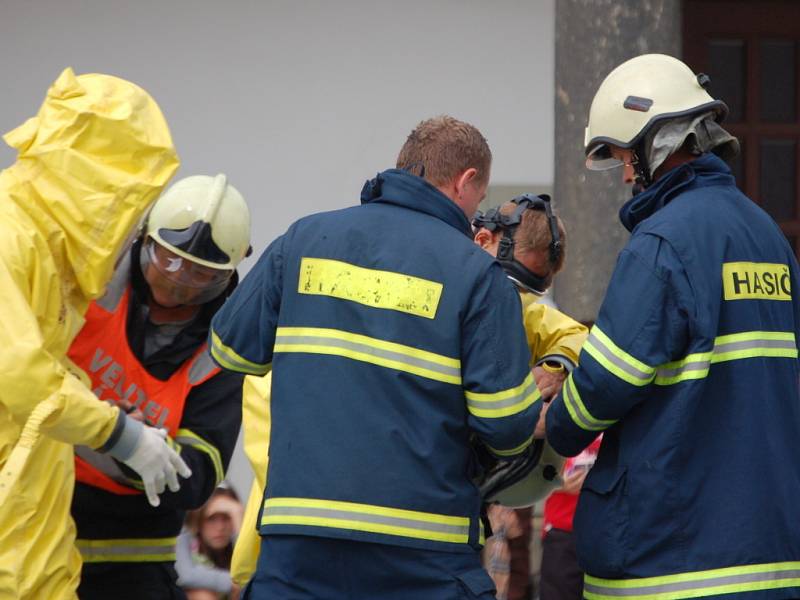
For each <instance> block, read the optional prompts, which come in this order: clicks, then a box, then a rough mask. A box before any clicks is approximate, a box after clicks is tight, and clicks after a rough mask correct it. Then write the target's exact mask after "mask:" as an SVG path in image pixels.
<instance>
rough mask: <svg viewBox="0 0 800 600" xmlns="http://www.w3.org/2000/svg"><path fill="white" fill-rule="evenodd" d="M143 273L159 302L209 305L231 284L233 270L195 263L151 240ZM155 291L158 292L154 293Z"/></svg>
mask: <svg viewBox="0 0 800 600" xmlns="http://www.w3.org/2000/svg"><path fill="white" fill-rule="evenodd" d="M140 260H141V265H142V272H143V273H144V276H145V279H146V280H147V283H148V285H149V286H150V287H151V292H153V295H154V296H155V297H156V298H157V301H158V302H159V303H160V304H164V303H163V302H160V301H159V300H158V298H169V299H170V301H171V302H170V304H173V305H180V304H205V303H206V302H208V301H210V300H213V299H214V298H216V297H217V296H219V295H220V294H221V293H222V292H224V291H225V289H226V288H227V287H228V284H229V283H230V280H231V276H232V275H233V270H232V269H214V268H211V267H207V266H205V265H200V264H198V263H195V262H192V261H191V260H188V259H186V258H184V257H182V256H178V255H177V254H175V253H174V252H172V251H170V250H169V249H167V248H165V247H164V246H162V245H160V244H158V243H156V242H155V241H154V240H153V239H152V238H148V239H147V240H146V241H145V243H144V245H143V246H142V253H141V259H140ZM153 288H155V289H153Z"/></svg>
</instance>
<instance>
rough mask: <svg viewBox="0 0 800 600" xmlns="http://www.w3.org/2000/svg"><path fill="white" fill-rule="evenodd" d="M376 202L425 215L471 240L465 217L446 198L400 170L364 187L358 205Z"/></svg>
mask: <svg viewBox="0 0 800 600" xmlns="http://www.w3.org/2000/svg"><path fill="white" fill-rule="evenodd" d="M372 202H379V203H385V204H393V205H395V206H402V207H403V208H408V209H410V210H414V211H417V212H421V213H425V214H428V215H431V216H432V217H436V218H437V219H439V220H441V221H444V222H445V223H447V224H448V225H450V226H451V227H455V228H456V229H458V230H459V231H460V232H462V233H463V234H464V235H466V236H468V237H469V238H470V239H471V238H472V227H470V224H469V221H468V220H467V216H466V215H465V214H464V211H462V210H461V209H460V208H459V207H458V206H457V205H456V204H455V202H453V201H452V200H450V198H448V197H447V196H445V195H444V194H443V193H442V192H440V191H439V190H438V189H436V188H435V187H434V186H433V185H431V184H430V183H428V182H427V181H425V180H424V179H423V178H422V177H417V176H416V175H412V174H411V173H409V172H408V171H403V170H400V169H387V170H386V171H383V172H382V173H378V174H377V175H376V176H375V178H374V179H370V180H369V181H367V182H366V183H365V184H364V187H363V189H362V190H361V204H369V203H372Z"/></svg>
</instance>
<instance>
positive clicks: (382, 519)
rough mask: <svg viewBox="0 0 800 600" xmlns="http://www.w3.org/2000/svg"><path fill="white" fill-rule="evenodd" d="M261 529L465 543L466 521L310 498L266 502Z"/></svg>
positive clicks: (444, 516)
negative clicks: (335, 531) (283, 527)
mask: <svg viewBox="0 0 800 600" xmlns="http://www.w3.org/2000/svg"><path fill="white" fill-rule="evenodd" d="M261 524H262V525H266V526H268V525H305V526H315V527H331V528H336V529H351V530H356V531H367V532H371V533H382V534H387V535H396V536H402V537H410V538H417V539H428V540H434V541H442V542H453V543H467V542H468V541H469V529H470V519H469V518H468V517H452V516H447V515H437V514H433V513H423V512H419V511H412V510H405V509H398V508H390V507H386V506H375V505H370V504H360V503H355V502H342V501H334V500H317V499H310V498H269V499H267V500H266V501H265V502H264V508H263V515H262V519H261Z"/></svg>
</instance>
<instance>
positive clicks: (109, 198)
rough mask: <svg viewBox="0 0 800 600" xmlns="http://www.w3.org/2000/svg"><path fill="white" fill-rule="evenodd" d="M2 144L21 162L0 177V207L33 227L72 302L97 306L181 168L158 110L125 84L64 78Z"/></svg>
mask: <svg viewBox="0 0 800 600" xmlns="http://www.w3.org/2000/svg"><path fill="white" fill-rule="evenodd" d="M4 140H5V141H6V143H8V144H9V145H10V146H11V147H13V148H15V149H16V150H17V152H18V157H17V160H16V162H15V163H14V164H13V165H12V166H11V167H9V168H8V169H5V170H4V171H2V172H1V173H0V201H6V199H8V200H10V201H11V202H13V203H15V204H16V205H17V206H19V207H20V208H21V209H22V210H23V211H25V212H26V213H27V214H28V215H29V216H30V218H31V219H32V220H33V221H34V223H35V225H36V227H37V228H38V229H39V230H40V233H42V234H43V235H44V237H45V239H46V240H47V244H48V246H49V247H50V250H51V252H52V254H53V257H54V259H55V261H56V263H57V265H58V267H59V272H60V276H61V277H62V281H63V284H64V286H65V288H66V289H67V290H69V291H70V294H69V295H70V296H72V297H73V299H77V298H76V296H77V297H78V298H80V297H81V296H82V297H83V299H84V300H86V301H88V300H92V299H94V298H97V297H98V296H100V295H101V294H102V293H103V290H104V288H105V286H106V284H107V282H108V281H109V279H110V278H111V275H112V272H113V269H114V265H115V262H116V261H117V259H118V257H119V256H120V254H121V253H122V252H123V250H124V246H125V245H126V242H127V241H128V240H129V239H130V234H131V232H132V230H133V229H134V228H135V226H136V225H137V223H138V222H139V221H140V220H141V219H142V217H143V216H144V214H145V212H146V211H147V209H148V208H149V207H150V205H151V204H152V202H153V201H154V200H155V199H156V197H157V196H158V194H159V193H160V191H161V190H162V189H163V187H164V186H165V185H166V183H167V182H168V181H169V179H170V178H171V177H172V175H173V174H174V172H175V170H176V169H177V168H178V164H179V162H178V157H177V154H176V152H175V149H174V146H173V143H172V138H171V136H170V133H169V128H168V127H167V123H166V121H165V119H164V116H163V115H162V114H161V110H160V109H159V107H158V105H157V104H156V103H155V101H154V100H153V99H152V98H151V97H150V95H149V94H148V93H147V92H145V91H144V90H143V89H141V88H139V87H138V86H136V85H134V84H132V83H130V82H128V81H125V80H123V79H119V78H117V77H112V76H110V75H99V74H90V75H80V76H76V75H75V74H74V73H73V71H72V69H70V68H67V69H65V70H64V72H62V73H61V75H60V76H59V77H58V79H56V81H55V82H54V83H53V85H52V86H50V89H49V90H48V92H47V97H46V98H45V100H44V103H43V104H42V106H41V108H40V109H39V112H38V114H37V115H36V116H35V117H32V118H30V119H28V120H27V121H26V122H25V123H24V124H22V125H21V126H19V127H17V128H16V129H14V130H13V131H11V132H9V133H7V134H6V135H5V136H4Z"/></svg>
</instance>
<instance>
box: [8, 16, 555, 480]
mask: <svg viewBox="0 0 800 600" xmlns="http://www.w3.org/2000/svg"><path fill="white" fill-rule="evenodd" d="M554 23H555V7H554V0H495V1H493V2H485V1H482V0H405V1H397V2H389V1H387V0H339V1H333V0H330V1H323V0H315V1H312V0H296V1H291V0H274V1H262V2H259V1H250V2H244V1H234V0H230V1H228V2H218V1H211V0H183V1H169V0H159V1H154V0H136V1H134V2H131V1H128V0H87V1H82V2H79V1H77V0H27V1H26V0H0V56H2V57H3V61H2V67H0V69H2V71H0V77H2V81H3V84H2V86H0V108H1V110H0V130H2V131H3V132H5V131H8V130H9V129H11V128H13V127H15V126H16V125H17V124H19V123H21V122H22V121H24V120H25V119H26V118H28V117H29V116H32V115H33V114H34V113H35V111H36V109H37V108H38V105H39V103H40V102H41V100H42V98H43V97H44V92H45V90H46V89H47V87H48V85H49V84H50V82H51V81H52V80H54V79H55V77H56V76H57V75H58V73H59V72H60V71H61V69H63V68H64V67H65V66H68V65H69V66H72V67H73V68H74V69H75V71H76V72H78V73H82V72H106V73H111V74H114V75H118V76H121V77H125V78H127V79H130V80H132V81H135V82H136V83H138V84H139V85H141V86H142V87H144V88H145V89H147V90H148V91H149V92H150V93H151V94H152V95H153V96H154V97H155V98H156V100H157V101H158V102H159V104H160V105H161V107H162V109H163V111H164V113H165V115H166V117H167V120H168V122H169V123H170V126H171V128H172V134H173V137H174V140H175V143H176V145H177V147H178V151H179V153H180V155H181V157H182V161H183V166H182V167H181V170H180V171H179V174H178V176H179V177H180V176H186V175H190V174H196V173H209V174H213V173H215V172H225V173H227V174H228V176H229V178H230V180H231V181H232V182H233V183H234V185H236V186H237V187H238V188H239V189H240V191H241V192H242V193H243V194H244V196H245V198H246V199H247V200H248V202H249V204H250V207H251V210H252V212H253V246H254V248H255V250H256V254H258V253H260V252H261V250H263V248H264V247H265V246H266V245H267V244H268V243H269V242H270V241H271V240H272V239H273V238H274V237H275V236H276V235H278V234H280V233H281V232H282V231H283V230H285V228H286V227H287V226H288V225H289V224H290V223H291V222H292V221H293V220H295V219H296V218H298V217H300V216H302V215H304V214H307V213H310V212H315V211H319V210H325V209H332V208H336V207H340V206H345V205H349V204H354V203H356V202H357V200H358V193H359V191H360V189H361V185H362V184H363V182H364V180H365V179H367V178H368V177H372V176H374V174H375V173H376V172H377V171H380V170H383V169H384V168H388V167H391V166H393V165H394V160H395V158H396V156H397V152H398V150H399V149H400V146H401V145H402V143H403V142H404V141H405V137H406V135H407V134H408V133H409V132H410V131H411V129H412V128H413V127H414V126H415V125H416V124H417V123H418V122H419V121H420V120H422V119H423V118H427V117H430V116H433V115H436V114H441V113H448V114H452V115H453V116H455V117H458V118H461V119H463V120H466V121H469V122H471V123H473V124H475V125H476V126H477V127H478V128H479V129H481V131H483V133H484V135H485V136H486V137H487V139H488V140H489V144H490V146H491V148H492V150H493V153H494V167H493V178H492V183H494V184H503V185H518V184H525V185H528V184H531V185H536V186H539V187H542V186H544V187H550V186H551V185H552V178H553V159H552V148H553V95H554V94H553V80H554V77H553V64H554ZM13 158H14V157H13V154H12V153H11V151H10V150H9V149H8V148H5V147H3V148H2V149H0V165H7V164H9V163H10V162H12V161H13ZM249 262H250V264H252V262H253V261H252V260H251V261H249ZM243 266H244V267H245V269H247V268H249V265H248V264H245V265H243ZM237 469H238V467H237ZM236 477H238V476H236Z"/></svg>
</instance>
